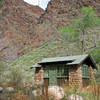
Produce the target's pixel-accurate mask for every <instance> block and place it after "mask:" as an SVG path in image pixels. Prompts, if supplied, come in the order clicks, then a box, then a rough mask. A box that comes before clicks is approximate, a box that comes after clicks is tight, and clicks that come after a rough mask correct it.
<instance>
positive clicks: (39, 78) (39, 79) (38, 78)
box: [34, 68, 43, 85]
mask: <svg viewBox="0 0 100 100" xmlns="http://www.w3.org/2000/svg"><path fill="white" fill-rule="evenodd" d="M34 83H35V85H40V84H43V68H37V69H36V72H35V76H34Z"/></svg>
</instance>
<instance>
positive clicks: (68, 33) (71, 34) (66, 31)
mask: <svg viewBox="0 0 100 100" xmlns="http://www.w3.org/2000/svg"><path fill="white" fill-rule="evenodd" d="M58 30H59V31H60V32H61V34H62V36H64V38H65V39H66V40H68V41H76V40H77V39H78V32H76V31H75V28H74V27H72V26H64V27H63V28H59V29H58Z"/></svg>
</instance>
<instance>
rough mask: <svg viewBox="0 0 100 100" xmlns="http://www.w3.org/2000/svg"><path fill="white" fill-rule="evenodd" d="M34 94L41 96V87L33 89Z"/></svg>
mask: <svg viewBox="0 0 100 100" xmlns="http://www.w3.org/2000/svg"><path fill="white" fill-rule="evenodd" d="M32 94H33V95H34V96H40V95H42V91H41V90H40V89H37V90H33V91H32Z"/></svg>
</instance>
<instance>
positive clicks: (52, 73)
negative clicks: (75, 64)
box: [49, 66, 57, 85]
mask: <svg viewBox="0 0 100 100" xmlns="http://www.w3.org/2000/svg"><path fill="white" fill-rule="evenodd" d="M49 85H57V69H56V67H55V66H51V67H50V69H49Z"/></svg>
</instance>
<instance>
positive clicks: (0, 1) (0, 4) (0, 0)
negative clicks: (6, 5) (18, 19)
mask: <svg viewBox="0 0 100 100" xmlns="http://www.w3.org/2000/svg"><path fill="white" fill-rule="evenodd" d="M2 1H3V0H0V8H1V7H2Z"/></svg>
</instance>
